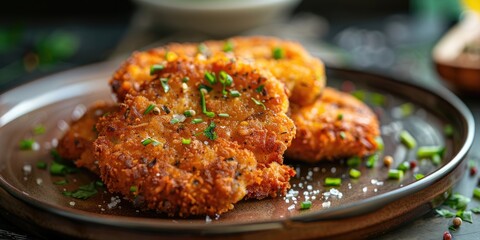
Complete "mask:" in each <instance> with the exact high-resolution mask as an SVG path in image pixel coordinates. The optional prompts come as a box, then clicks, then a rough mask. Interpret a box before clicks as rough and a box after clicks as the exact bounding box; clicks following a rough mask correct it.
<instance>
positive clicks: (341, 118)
mask: <svg viewBox="0 0 480 240" xmlns="http://www.w3.org/2000/svg"><path fill="white" fill-rule="evenodd" d="M337 120H339V121H341V120H343V114H341V113H339V114H338V115H337Z"/></svg>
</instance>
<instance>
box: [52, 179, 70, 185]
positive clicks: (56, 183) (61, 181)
mask: <svg viewBox="0 0 480 240" xmlns="http://www.w3.org/2000/svg"><path fill="white" fill-rule="evenodd" d="M53 184H55V185H61V186H63V185H67V184H68V181H67V179H62V180H59V181H56V182H53Z"/></svg>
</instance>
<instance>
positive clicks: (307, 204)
mask: <svg viewBox="0 0 480 240" xmlns="http://www.w3.org/2000/svg"><path fill="white" fill-rule="evenodd" d="M311 207H312V202H311V201H303V202H302V203H300V209H302V210H306V209H310V208H311Z"/></svg>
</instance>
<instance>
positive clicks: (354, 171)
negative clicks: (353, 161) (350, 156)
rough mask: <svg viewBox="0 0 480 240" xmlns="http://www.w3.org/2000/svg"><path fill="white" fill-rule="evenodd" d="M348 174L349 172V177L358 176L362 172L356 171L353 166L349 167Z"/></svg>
mask: <svg viewBox="0 0 480 240" xmlns="http://www.w3.org/2000/svg"><path fill="white" fill-rule="evenodd" d="M348 174H350V177H351V178H359V177H360V176H361V175H362V172H360V171H358V170H357V169H355V168H351V169H350V171H349V172H348Z"/></svg>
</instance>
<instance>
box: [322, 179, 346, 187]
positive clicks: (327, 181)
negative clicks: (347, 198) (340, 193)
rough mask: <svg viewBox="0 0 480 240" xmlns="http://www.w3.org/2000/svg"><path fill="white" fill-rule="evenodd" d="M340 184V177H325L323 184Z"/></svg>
mask: <svg viewBox="0 0 480 240" xmlns="http://www.w3.org/2000/svg"><path fill="white" fill-rule="evenodd" d="M340 184H342V179H341V178H333V177H327V178H325V186H340Z"/></svg>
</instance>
